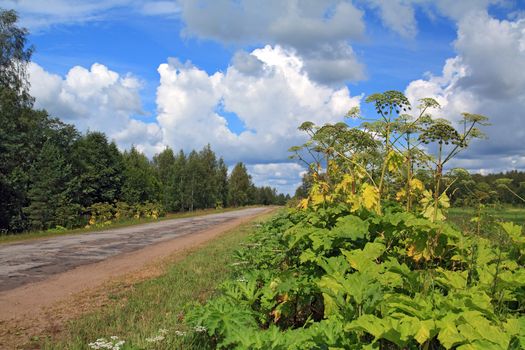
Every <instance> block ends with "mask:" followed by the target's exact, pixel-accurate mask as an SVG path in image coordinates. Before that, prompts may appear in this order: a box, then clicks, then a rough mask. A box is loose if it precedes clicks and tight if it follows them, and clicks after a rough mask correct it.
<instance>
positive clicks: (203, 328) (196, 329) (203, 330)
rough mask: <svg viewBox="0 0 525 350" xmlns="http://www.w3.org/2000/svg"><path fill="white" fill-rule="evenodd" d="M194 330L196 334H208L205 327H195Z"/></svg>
mask: <svg viewBox="0 0 525 350" xmlns="http://www.w3.org/2000/svg"><path fill="white" fill-rule="evenodd" d="M193 329H194V330H195V332H197V333H203V332H206V327H204V326H195V327H194V328H193Z"/></svg>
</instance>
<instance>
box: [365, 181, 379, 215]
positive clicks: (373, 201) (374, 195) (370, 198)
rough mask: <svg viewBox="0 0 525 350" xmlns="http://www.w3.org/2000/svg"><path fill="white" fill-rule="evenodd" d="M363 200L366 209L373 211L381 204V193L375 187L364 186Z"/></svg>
mask: <svg viewBox="0 0 525 350" xmlns="http://www.w3.org/2000/svg"><path fill="white" fill-rule="evenodd" d="M361 199H362V201H363V205H364V207H365V208H366V209H368V210H372V209H374V208H377V205H378V204H379V191H378V190H377V188H376V187H375V186H372V185H369V184H364V185H363V193H362V194H361Z"/></svg>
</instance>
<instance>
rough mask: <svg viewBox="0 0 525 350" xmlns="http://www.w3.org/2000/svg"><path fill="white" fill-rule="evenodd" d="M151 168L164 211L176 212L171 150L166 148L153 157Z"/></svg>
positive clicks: (173, 161) (174, 177)
mask: <svg viewBox="0 0 525 350" xmlns="http://www.w3.org/2000/svg"><path fill="white" fill-rule="evenodd" d="M153 166H154V167H155V171H156V176H157V179H158V182H159V185H160V199H161V203H162V205H163V207H164V209H165V210H167V211H175V210H177V202H176V200H177V197H176V196H177V193H176V185H177V184H176V176H175V175H176V174H175V155H174V154H173V151H172V150H171V148H169V147H167V148H166V149H165V150H164V151H162V152H161V153H159V154H157V155H155V156H154V157H153Z"/></svg>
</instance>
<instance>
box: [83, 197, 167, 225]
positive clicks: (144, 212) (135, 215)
mask: <svg viewBox="0 0 525 350" xmlns="http://www.w3.org/2000/svg"><path fill="white" fill-rule="evenodd" d="M87 212H88V214H89V221H88V225H87V227H91V226H93V227H104V226H108V225H111V224H112V223H114V222H118V221H123V220H126V219H140V218H147V219H158V218H159V217H162V216H165V215H166V212H165V211H164V209H163V207H162V205H160V204H158V203H151V202H146V203H144V204H135V205H129V204H127V203H125V202H117V203H116V204H115V205H112V204H108V203H95V204H93V205H91V206H89V207H88V209H87Z"/></svg>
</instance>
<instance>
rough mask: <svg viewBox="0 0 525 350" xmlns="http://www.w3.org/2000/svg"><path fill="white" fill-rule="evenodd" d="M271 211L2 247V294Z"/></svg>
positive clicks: (251, 210)
mask: <svg viewBox="0 0 525 350" xmlns="http://www.w3.org/2000/svg"><path fill="white" fill-rule="evenodd" d="M265 210H267V208H249V209H242V210H236V211H231V212H226V213H220V214H211V215H205V216H200V217H192V218H184V219H173V220H164V221H159V222H154V223H148V224H142V225H135V226H129V227H124V228H119V229H113V230H107V231H100V232H90V233H82V234H75V235H70V236H59V237H53V238H46V239H37V240H30V241H26V242H20V243H11V244H3V245H0V292H2V291H7V290H10V289H14V288H17V287H20V286H22V285H25V284H27V283H32V282H37V281H41V280H44V279H46V278H48V277H50V276H52V275H55V274H58V273H61V272H65V271H68V270H70V269H73V268H75V267H77V266H81V265H85V264H91V263H94V262H98V261H102V260H105V259H107V258H109V257H112V256H115V255H117V254H121V253H126V252H131V251H135V250H138V249H141V248H144V247H146V246H150V245H153V244H156V243H160V242H163V241H168V240H171V239H174V238H176V237H180V236H184V235H190V234H193V233H197V232H201V231H203V230H207V229H210V228H213V227H214V226H216V225H220V224H224V223H227V222H230V221H233V220H237V219H240V218H243V217H248V216H253V215H256V214H258V213H262V212H263V211H265Z"/></svg>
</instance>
